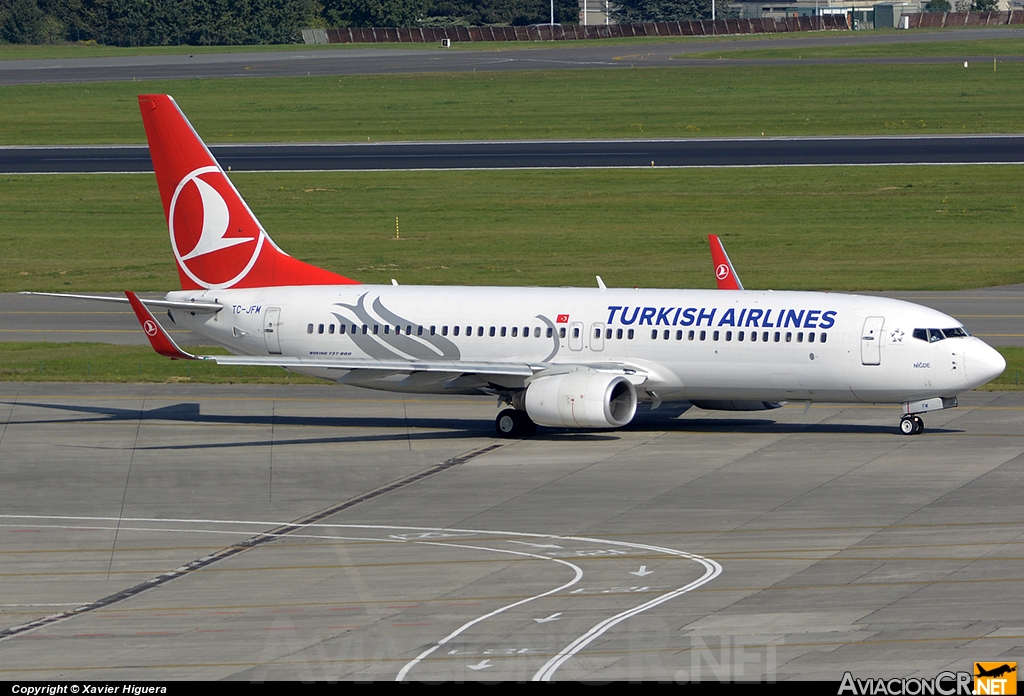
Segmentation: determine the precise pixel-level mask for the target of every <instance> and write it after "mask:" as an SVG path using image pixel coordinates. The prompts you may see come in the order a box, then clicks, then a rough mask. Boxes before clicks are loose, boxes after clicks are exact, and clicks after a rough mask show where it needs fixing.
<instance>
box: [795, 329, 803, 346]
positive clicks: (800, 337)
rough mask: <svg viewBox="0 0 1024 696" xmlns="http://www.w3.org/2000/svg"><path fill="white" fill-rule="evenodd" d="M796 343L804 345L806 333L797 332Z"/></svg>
mask: <svg viewBox="0 0 1024 696" xmlns="http://www.w3.org/2000/svg"><path fill="white" fill-rule="evenodd" d="M796 342H797V343H803V342H804V332H803V331H797V332H796Z"/></svg>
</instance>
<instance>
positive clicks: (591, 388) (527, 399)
mask: <svg viewBox="0 0 1024 696" xmlns="http://www.w3.org/2000/svg"><path fill="white" fill-rule="evenodd" d="M516 396H517V397H518V398H517V399H515V400H514V401H513V404H514V405H516V406H517V407H519V408H522V409H523V410H525V411H526V413H527V414H528V415H529V416H530V419H531V420H533V422H534V423H537V424H538V425H547V426H551V427H555V428H618V427H621V426H623V425H626V424H627V423H629V422H630V421H631V420H633V416H634V415H635V414H636V387H634V386H633V383H632V382H630V381H629V380H628V379H626V378H625V377H623V376H622V375H615V374H609V373H607V372H598V371H596V370H588V369H581V370H574V371H573V372H566V373H563V374H558V375H550V376H548V377H538V378H536V379H534V380H533V381H531V382H530V384H529V385H527V387H526V391H525V393H524V392H520V393H519V394H517V395H516ZM516 402H518V403H516Z"/></svg>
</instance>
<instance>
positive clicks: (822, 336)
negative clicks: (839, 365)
mask: <svg viewBox="0 0 1024 696" xmlns="http://www.w3.org/2000/svg"><path fill="white" fill-rule="evenodd" d="M826 340H828V334H827V333H825V332H824V331H822V332H821V342H822V343H824V342H825V341H826Z"/></svg>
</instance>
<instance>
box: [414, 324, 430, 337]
mask: <svg viewBox="0 0 1024 696" xmlns="http://www.w3.org/2000/svg"><path fill="white" fill-rule="evenodd" d="M416 335H417V336H422V335H423V327H422V326H417V327H416ZM430 335H431V336H433V335H434V327H433V326H431V327H430Z"/></svg>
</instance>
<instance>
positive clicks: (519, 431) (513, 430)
mask: <svg viewBox="0 0 1024 696" xmlns="http://www.w3.org/2000/svg"><path fill="white" fill-rule="evenodd" d="M494 429H495V430H496V431H497V433H498V436H499V437H530V436H531V435H533V434H534V433H535V432H537V424H536V423H534V422H533V421H532V420H530V417H529V416H528V415H526V413H525V412H523V411H517V410H515V409H514V408H506V409H505V410H504V411H502V412H501V413H499V414H498V417H497V418H495V419H494Z"/></svg>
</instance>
